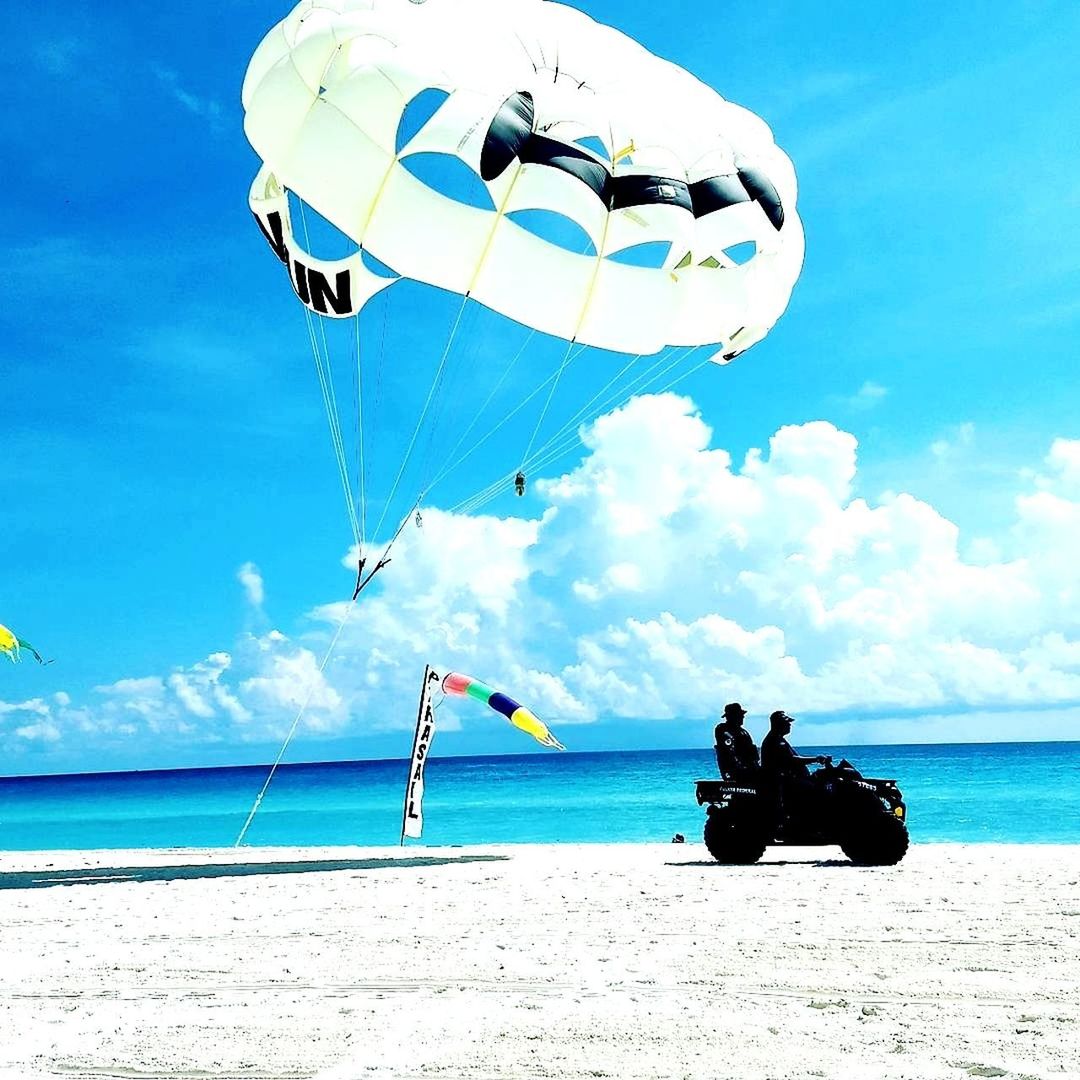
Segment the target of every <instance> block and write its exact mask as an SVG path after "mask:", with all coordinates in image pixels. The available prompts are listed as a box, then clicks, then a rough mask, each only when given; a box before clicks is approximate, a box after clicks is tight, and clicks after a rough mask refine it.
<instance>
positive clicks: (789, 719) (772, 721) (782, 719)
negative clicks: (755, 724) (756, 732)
mask: <svg viewBox="0 0 1080 1080" xmlns="http://www.w3.org/2000/svg"><path fill="white" fill-rule="evenodd" d="M793 723H795V718H794V717H793V716H788V714H787V713H786V712H784V710H783V709H777V710H776V712H774V713H769V729H770V730H771V731H777V732H779V733H780V734H781V735H788V734H790V732H791V725H792V724H793Z"/></svg>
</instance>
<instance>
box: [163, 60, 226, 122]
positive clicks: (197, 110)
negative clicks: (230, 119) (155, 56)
mask: <svg viewBox="0 0 1080 1080" xmlns="http://www.w3.org/2000/svg"><path fill="white" fill-rule="evenodd" d="M150 70H151V71H152V72H153V74H154V76H155V78H157V80H158V82H159V83H160V84H161V85H162V86H163V87H164V88H165V90H166V91H167V92H168V93H169V95H170V96H171V97H172V98H173V100H174V101H176V102H178V103H179V104H180V105H182V106H183V107H184V108H185V109H186V110H187V111H188V112H190V113H193V114H194V115H195V116H201V117H203V118H204V119H206V120H207V121H208V122H209V124H210V127H211V129H213V130H214V131H220V130H222V128H223V124H222V109H221V105H220V103H219V102H217V101H216V100H214V99H213V98H206V97H200V96H199V95H198V94H193V93H191V91H190V90H188V89H187V88H185V87H184V86H183V85H182V84H181V82H180V76H179V75H178V74H177V73H176V72H175V71H173V70H172V69H171V68H167V67H164V66H163V65H161V64H151V65H150Z"/></svg>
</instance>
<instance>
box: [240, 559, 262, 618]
mask: <svg viewBox="0 0 1080 1080" xmlns="http://www.w3.org/2000/svg"><path fill="white" fill-rule="evenodd" d="M236 579H237V581H239V582H240V584H241V585H243V586H244V593H245V595H246V596H247V600H248V603H249V604H250V605H251V606H252V607H253V608H261V607H262V606H263V603H264V602H265V600H266V589H265V588H264V586H263V578H262V574H261V573H260V572H259V568H258V567H257V566H256V565H255V564H254V563H253V562H246V563H244V565H243V566H241V567H240V569H239V570H238V571H237V572H236Z"/></svg>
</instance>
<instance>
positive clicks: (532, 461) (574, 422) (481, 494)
mask: <svg viewBox="0 0 1080 1080" xmlns="http://www.w3.org/2000/svg"><path fill="white" fill-rule="evenodd" d="M582 351H584V349H583V350H582ZM578 355H579V356H580V355H581V353H578ZM640 359H641V357H640V354H639V355H638V356H632V357H631V358H630V359H629V360H628V361H627V362H626V363H625V364H624V365H623V366H622V368H620V369H619V371H618V372H616V374H615V375H614V376H612V378H610V379H609V380H608V382H607V383H606V384H605V385H604V386H603V387H601V388H600V389H599V390H598V391H597V392H596V393H595V394H594V395H593V396H592V397H591V398H590V399H589V401H587V402H586V403H585V404H584V405H583V406H581V407H580V408H579V409H578V410H577V411H576V412H575V413H574V414H573V415H572V416H571V417H570V419H569V420H567V421H566V422H565V423H564V424H563V426H562V427H561V428H560V429H559V430H558V431H557V432H555V434H553V435H552V436H551V437H550V438H549V439H548V440H547V442H546V443H544V444H543V446H541V448H540V450H538V451H537V452H536V453H535V454H534V455H532V456H530V457H529V458H528V459H527V460H526V461H525V462H524V463H523V465H522V469H525V468H529V469H535V468H536V467H537V465H538V464H539V459H540V457H541V456H542V455H543V454H544V453H545V451H546V450H547V449H548V448H549V447H550V446H551V445H552V444H553V443H554V442H555V441H556V440H558V439H560V438H562V437H563V436H564V435H566V434H567V433H568V432H573V436H572V438H571V439H570V441H569V443H568V444H567V446H570V445H573V443H574V442H576V440H577V438H578V435H577V430H578V428H580V426H581V425H582V424H584V423H588V422H589V421H590V420H591V419H594V418H595V416H596V415H599V414H600V413H601V412H603V411H604V409H606V408H608V407H609V406H610V403H611V402H612V401H615V402H616V403H618V402H620V401H621V400H626V399H627V398H629V397H630V396H631V394H632V393H633V389H632V388H633V387H634V385H635V384H636V383H637V382H639V381H640V379H641V378H642V377H643V376H640V375H639V376H638V377H637V378H635V379H631V381H630V382H629V383H628V384H627V386H624V387H623V388H622V389H620V390H619V391H617V392H616V393H615V394H609V395H608V397H607V398H606V399H605V400H604V401H603V402H602V403H601V404H600V405H599V406H598V407H597V408H596V409H595V410H593V415H590V409H591V408H592V407H593V406H594V404H595V403H596V401H597V400H598V399H600V398H602V397H603V396H604V395H605V394H608V391H609V390H610V389H611V387H613V386H615V385H616V384H617V383H618V381H619V380H620V379H621V378H622V377H623V375H625V374H626V372H627V371H628V370H629V369H630V367H631V366H632V365H633V364H635V363H636V362H637V361H638V360H640ZM667 359H668V357H663V356H661V358H660V359H659V360H657V361H654V363H653V364H652V365H651V366H650V367H649V368H648V369H647V370H646V375H647V374H648V372H649V371H652V370H653V369H655V368H656V367H657V366H659V365H660V364H662V363H664V362H665V361H666V360H667ZM563 452H564V449H563V448H561V449H560V450H559V453H560V454H561V453H563ZM545 463H546V462H545ZM514 475H515V474H513V473H509V474H507V475H505V476H502V477H500V478H499V479H498V480H496V481H494V482H493V483H492V484H490V485H488V487H486V488H482V489H481V490H480V491H478V492H476V493H475V494H474V495H472V496H470V497H469V498H468V499H466V500H464V501H463V502H462V503H459V504H458V506H456V507H455V508H454V509H455V510H458V509H463V510H464V511H465V512H468V511H467V509H466V508H468V507H470V505H471V504H472V502H473V500H475V499H478V500H479V504H478V505H482V504H483V503H486V502H488V501H490V497H492V496H493V495H495V494H497V493H498V492H499V491H501V490H502V489H503V487H504V486H505V485H506V484H507V482H508V480H509V479H512V478H513V477H514Z"/></svg>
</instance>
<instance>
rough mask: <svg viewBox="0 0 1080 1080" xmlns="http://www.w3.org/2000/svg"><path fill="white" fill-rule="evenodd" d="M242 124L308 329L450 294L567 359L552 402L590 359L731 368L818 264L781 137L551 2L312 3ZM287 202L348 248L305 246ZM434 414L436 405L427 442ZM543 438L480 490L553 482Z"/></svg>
mask: <svg viewBox="0 0 1080 1080" xmlns="http://www.w3.org/2000/svg"><path fill="white" fill-rule="evenodd" d="M243 103H244V109H245V120H244V127H245V131H246V133H247V137H248V139H249V140H250V142H251V145H252V146H253V147H254V149H255V151H256V153H257V154H258V155H259V157H260V158H261V160H262V162H263V165H262V168H261V169H260V170H259V173H258V175H257V177H256V179H255V182H254V184H253V186H252V188H251V193H250V206H251V209H252V211H253V213H254V214H255V216H256V219H257V220H258V222H259V225H260V228H261V229H262V231H263V234H264V236H265V237H266V239H267V241H268V243H269V244H270V246H271V248H272V249H273V251H274V253H275V254H276V255H277V257H278V258H279V259H280V260H281V261H282V262H283V263H284V264H285V266H286V267H287V269H288V272H289V277H290V280H291V283H292V286H293V289H294V291H295V292H296V294H297V296H298V297H299V298H300V300H301V301H302V302H303V304H304V305H305V307H307V309H308V311H309V313H311V314H310V316H309V317H310V318H313V319H314V318H315V317H316V316H318V317H320V318H321V317H325V318H326V319H335V318H347V317H352V316H358V315H359V313H360V312H361V310H362V309H364V307H365V305H368V304H369V303H370V302H371V301H372V298H373V297H376V296H378V295H379V294H381V293H383V292H384V291H385V290H387V288H388V286H392V285H394V284H395V282H398V281H399V280H402V279H405V280H412V281H414V282H421V283H424V284H425V285H427V286H435V287H438V288H439V289H442V290H446V291H448V292H450V293H453V294H456V295H458V296H459V297H461V302H462V304H464V303H465V302H466V301H468V300H472V301H475V302H476V303H477V304H479V305H482V306H483V307H484V308H486V309H489V310H490V311H492V312H496V313H498V314H499V315H500V316H503V317H505V318H506V319H509V320H513V321H514V322H515V323H517V324H521V325H522V326H524V327H527V328H529V330H530V331H532V332H535V333H538V334H540V335H547V336H550V337H552V338H556V339H559V340H561V341H562V342H563V343H564V344H566V346H567V350H566V352H565V353H564V354H563V359H562V362H561V365H559V364H558V363H556V364H552V363H550V362H547V363H546V367H545V369H544V371H543V372H542V374H543V375H544V376H545V380H546V382H545V383H544V385H546V387H547V402H548V403H550V400H551V396H552V394H553V392H554V389H555V385H556V384H557V383H558V381H559V378H560V376H561V372H562V370H563V369H564V368H565V367H566V365H567V364H568V362H569V361H570V360H571V359H573V358H576V357H575V356H574V355H572V353H571V351H570V349H571V347H573V346H580V347H582V348H583V349H584V348H585V347H593V348H595V349H600V350H607V351H611V352H616V353H623V354H631V355H632V356H634V357H635V358H639V357H641V356H652V355H654V354H657V353H658V352H660V351H661V350H664V349H668V350H671V349H675V348H682V349H684V350H685V351H687V352H689V351H690V350H691V349H697V348H702V349H704V350H705V352H706V356H705V360H709V359H712V360H715V361H717V362H721V363H722V362H726V361H727V360H730V359H731V358H732V357H734V356H735V355H737V354H738V353H740V352H742V351H744V350H745V349H747V348H748V347H749V346H751V345H753V344H754V343H755V342H757V341H760V340H761V339H762V338H763V337H764V336H765V335H766V334H767V333H768V331H769V330H770V328H771V327H772V326H773V324H774V323H775V322H776V320H777V319H778V318H779V317H780V315H781V314H782V313H783V311H784V309H785V307H786V306H787V303H788V300H789V298H790V295H791V290H792V288H793V286H794V284H795V281H796V279H797V278H798V275H799V271H800V269H801V266H802V259H803V234H802V227H801V224H800V222H799V219H798V216H797V214H796V212H795V197H796V180H795V172H794V169H793V168H792V165H791V162H790V161H789V160H788V158H787V157H786V155H785V154H784V153H783V152H782V151H781V150H780V149H778V148H777V146H776V145H775V143H774V142H773V139H772V134H771V132H770V131H769V128H768V127H767V126H766V124H765V123H764V122H763V121H762V120H760V119H759V118H758V117H756V116H755V115H754V114H752V113H750V112H748V111H747V110H745V109H743V108H741V107H739V106H737V105H734V104H732V103H730V102H728V101H725V100H724V99H723V98H721V97H720V96H719V95H718V94H717V93H716V92H715V91H714V90H712V89H711V88H710V87H708V86H706V85H705V84H703V83H702V82H700V81H699V80H698V79H696V78H695V77H694V76H692V75H690V74H689V73H687V72H686V71H684V70H683V69H681V68H679V67H678V66H676V65H675V64H673V63H670V62H668V61H666V60H663V59H660V58H659V57H657V56H654V55H653V54H651V53H650V52H648V51H647V50H646V49H645V48H643V47H642V46H641V45H639V44H638V43H637V42H635V41H634V40H632V39H631V38H629V37H627V36H626V35H624V34H622V33H620V32H619V31H617V30H614V29H612V28H610V27H607V26H603V25H601V24H599V23H597V22H594V21H593V20H592V19H590V18H589V17H588V16H586V15H584V14H582V13H581V12H579V11H577V10H575V9H573V8H570V7H567V6H564V5H562V4H557V3H552V2H549V0H303V2H302V3H300V4H299V5H298V6H297V7H296V8H295V9H294V10H293V11H292V12H291V13H290V14H289V15H288V16H287V17H286V18H285V19H284V20H282V22H280V23H279V24H278V25H277V26H275V27H274V28H273V29H272V30H271V31H270V32H269V34H267V36H266V37H265V39H264V40H263V42H262V43H261V44H260V45H259V47H258V49H257V50H256V52H255V54H254V56H253V58H252V60H251V62H250V65H249V67H248V71H247V76H246V79H245V81H244V87H243ZM290 193H291V194H292V197H293V199H294V202H295V201H296V200H299V203H298V205H300V206H301V207H302V206H305V205H306V206H307V207H309V208H310V209H311V210H313V211H315V212H316V213H317V214H318V215H319V216H321V218H322V219H325V221H326V222H329V223H330V224H331V225H332V226H333V227H334V228H336V229H337V230H339V231H340V233H342V234H344V236H345V237H347V238H349V240H351V242H352V244H353V248H352V250H351V251H349V252H347V253H346V254H345V255H344V256H343V257H335V258H324V257H321V255H317V254H316V253H315V252H313V251H312V250H311V244H310V242H309V240H308V238H307V237H306V236H305V238H304V241H303V242H301V239H300V237H299V236H298V235H297V232H298V230H297V228H296V224H297V223H296V220H295V218H296V215H295V213H293V212H291V211H290ZM305 229H306V219H305V223H304V228H303V229H301V230H299V231H300V232H303V231H304V230H305ZM391 291H393V290H391ZM460 320H461V311H459V312H458V318H457V321H453V328H452V329H451V331H450V336H451V341H452V340H453V338H454V335H455V334H456V332H457V328H458V323H459V322H460ZM356 340H357V343H359V341H360V331H359V328H358V329H357V335H356ZM312 342H313V345H314V347H315V349H316V353H317V354H318V352H319V349H320V345H319V334H317V333H316V332H315V331H312ZM449 348H450V345H449V344H448V345H447V350H449ZM669 355H670V354H669ZM317 359H318V357H317ZM446 360H447V355H446V353H445V352H444V353H443V355H442V360H441V361H440V363H439V367H438V371H437V372H436V375H435V379H434V380H433V383H432V391H433V392H434V391H435V390H436V388H437V384H438V383H439V382H440V380H441V379H442V377H443V368H444V364H445V362H446ZM704 362H705V361H702V363H704ZM324 363H325V364H326V372H327V373H326V375H325V376H323V379H324V394H326V393H327V391H326V386H325V381H326V379H328V378H332V371H331V364H330V360H329V357H328V356H326V357H325V358H324ZM493 374H494V373H493ZM620 374H621V373H620ZM613 381H614V380H613ZM642 388H643V387H642V386H641V385H640V383H639V384H632V383H630V384H624V386H623V387H622V389H623V390H625V391H627V392H626V394H625V396H629V394H630V393H634V392H638V391H640V390H641V389H642ZM331 391H332V386H331ZM595 400H596V401H597V402H599V405H598V406H597V407H598V408H599V407H604V406H610V405H611V403H612V402H611V399H610V398H606V399H605V398H602V397H601V396H599V395H598V396H597V397H596V399H595ZM327 401H328V408H330V406H331V405H334V406H335V407H336V403H335V398H334V394H333V393H332V392H331V393H330V394H329V396H328V398H327ZM590 404H591V403H590ZM432 408H433V399H432V395H431V394H429V395H428V398H427V399H426V401H425V402H424V406H423V409H422V411H421V415H420V420H419V421H418V430H419V428H420V425H422V424H423V423H424V422H425V417H429V414H430V411H431V409H432ZM505 411H506V410H505V409H504V410H503V413H504V414H505ZM546 411H547V405H545V406H544V409H543V411H542V412H541V420H542V419H543V416H544V413H546ZM588 418H589V417H588V413H587V411H586V410H579V413H577V414H575V415H574V416H573V417H571V418H570V420H569V421H568V422H567V423H568V424H569V428H567V425H566V424H564V425H563V429H560V430H559V431H558V432H556V433H555V435H553V436H552V440H555V442H554V443H553V445H555V447H556V451H558V447H559V446H565V441H566V438H567V431H569V437H570V438H571V439H573V438H574V437H575V431H574V427H575V425H576V424H579V423H580V422H582V421H583V420H586V419H588ZM335 422H336V424H337V430H336V434H335V445H337V444H338V443H341V444H342V445H341V450H342V451H343V450H344V437H343V436H342V430H341V427H342V426H341V423H340V420H337V421H335V418H334V417H333V416H331V429H332V431H334V429H335ZM474 422H475V421H474ZM538 428H539V421H538V422H537V429H538ZM536 439H537V431H536V430H534V431H533V437H532V438H531V439H530V440H528V449H527V450H526V453H525V455H524V456H522V457H521V458H520V459H519V460H517V461H514V462H513V463H512V466H511V467H510V468H509V469H508V470H507V473H506V476H504V477H501V478H500V479H499V480H498V481H496V482H495V484H494V485H491V486H489V487H488V488H486V489H483V490H484V491H488V492H491V491H495V490H503V489H505V486H506V485H507V484H508V483H509V482H510V481H511V480H512V478H513V476H514V475H515V473H516V472H518V471H520V469H524V468H526V467H528V468H532V469H535V468H536V467H538V464H540V463H541V462H542V461H543V460H547V459H543V458H541V456H540V452H539V451H537V452H536V453H534V452H533V451H534V449H535V448H536ZM559 439H562V440H563V442H562V443H559V442H558V440H559ZM552 440H549V443H550V442H552ZM415 441H416V435H415V433H414V437H413V441H412V442H411V443H410V444H409V446H408V448H407V450H406V451H405V454H404V459H407V458H408V456H409V454H410V453H411V452H412V449H413V445H414V444H415ZM547 448H548V444H547V443H545V444H544V447H543V448H542V449H545V450H546V449H547ZM456 449H457V448H456V447H455V450H456ZM404 459H403V460H402V461H401V470H403V469H404V468H405V460H404ZM441 463H442V466H443V467H442V468H441V469H440V470H438V475H442V474H443V473H445V471H446V465H447V464H449V461H448V460H447V458H446V454H445V453H444V454H443V455H442V458H441ZM339 465H340V466H341V467H342V469H343V472H344V474H345V475H344V477H343V478H344V479H345V481H346V488H347V493H348V489H349V477H348V465H347V462H343V460H342V457H341V454H340V453H339ZM522 475H523V473H522ZM401 476H402V473H401V471H400V470H399V471H398V473H397V481H400V480H401ZM431 480H432V476H428V477H427V478H426V479H425V478H421V479H420V480H419V481H417V482H416V483H415V484H414V485H413V488H412V490H413V491H414V492H415V493H416V500H415V503H414V504H412V505H415V504H418V503H419V500H420V499H421V498H422V497H423V495H424V494H425V493H426V492H427V491H428V490H429V489H430V486H431ZM397 481H395V485H394V488H395V489H396V487H397ZM499 485H502V487H500V486H499ZM519 493H520V488H519ZM392 494H393V491H391V495H392ZM468 505H470V506H473V505H478V504H476V503H469V504H468ZM384 514H385V509H384ZM354 517H355V515H354ZM392 520H393V519H392ZM358 539H359V537H358Z"/></svg>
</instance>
